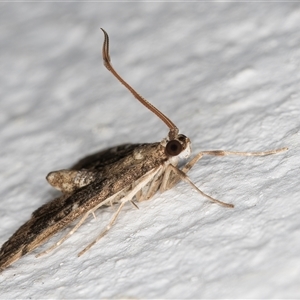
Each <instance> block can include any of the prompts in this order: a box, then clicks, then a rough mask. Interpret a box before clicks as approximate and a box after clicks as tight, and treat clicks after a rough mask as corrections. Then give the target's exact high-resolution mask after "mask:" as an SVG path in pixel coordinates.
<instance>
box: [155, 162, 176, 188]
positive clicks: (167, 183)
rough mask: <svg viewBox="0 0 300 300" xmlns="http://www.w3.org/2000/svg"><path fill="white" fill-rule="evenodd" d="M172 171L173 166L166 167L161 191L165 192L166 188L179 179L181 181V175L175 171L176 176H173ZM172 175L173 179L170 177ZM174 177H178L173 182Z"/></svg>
mask: <svg viewBox="0 0 300 300" xmlns="http://www.w3.org/2000/svg"><path fill="white" fill-rule="evenodd" d="M175 168H176V167H175ZM176 169H177V168H176ZM171 171H172V168H170V167H169V166H167V168H166V170H165V172H164V175H163V178H162V182H161V185H160V189H159V191H160V192H161V193H163V192H165V191H166V190H169V189H170V188H171V187H173V186H174V185H175V184H176V183H177V182H178V181H180V176H178V175H177V173H174V172H173V174H174V176H175V177H174V176H173V177H172V175H173V174H171ZM170 177H171V179H170ZM174 179H176V182H175V183H174V184H173V181H174Z"/></svg>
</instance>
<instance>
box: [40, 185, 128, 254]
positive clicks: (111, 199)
mask: <svg viewBox="0 0 300 300" xmlns="http://www.w3.org/2000/svg"><path fill="white" fill-rule="evenodd" d="M122 191H123V190H121V191H120V192H118V193H117V194H115V195H113V196H111V197H109V198H108V199H107V202H111V201H114V200H115V199H117V198H118V197H119V195H120V194H121V193H122ZM103 205H104V203H103V202H100V203H99V204H98V205H97V206H95V207H93V208H92V209H90V210H89V211H87V212H86V213H85V214H84V215H83V217H82V218H81V219H80V221H79V222H78V223H77V224H76V225H75V226H74V228H72V229H71V230H70V231H69V232H68V233H67V234H66V235H65V236H63V237H62V238H61V239H60V240H59V241H58V242H56V243H55V244H54V245H52V246H51V247H50V248H48V249H46V250H45V251H43V252H41V253H39V254H37V255H36V257H40V256H42V255H44V254H47V253H49V252H51V251H52V250H54V249H55V248H57V247H58V246H60V245H61V244H62V243H63V242H64V241H65V240H66V239H68V238H69V237H70V236H71V235H72V234H73V233H74V232H75V231H76V230H77V229H78V228H79V227H80V226H81V225H82V224H83V222H84V221H85V220H86V218H87V217H88V216H89V215H90V214H92V215H93V216H94V218H95V219H96V216H95V211H96V210H97V209H98V208H99V207H101V206H103Z"/></svg>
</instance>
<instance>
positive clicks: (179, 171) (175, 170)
mask: <svg viewBox="0 0 300 300" xmlns="http://www.w3.org/2000/svg"><path fill="white" fill-rule="evenodd" d="M167 169H170V170H171V171H172V172H174V173H175V174H176V175H178V177H180V179H182V180H184V181H185V182H187V183H189V184H190V185H191V186H192V187H193V188H194V189H195V190H196V191H198V192H199V193H200V194H201V195H202V196H204V197H206V198H207V199H209V200H210V201H212V202H215V203H217V204H219V205H221V206H225V207H230V208H233V207H234V205H233V204H231V203H225V202H222V201H220V200H217V199H215V198H213V197H211V196H209V195H207V194H205V193H204V192H202V191H201V190H200V189H198V188H197V186H196V185H195V184H194V183H193V182H192V181H191V180H190V179H189V177H188V176H187V175H186V174H185V173H184V172H183V171H182V170H180V169H177V168H176V167H174V166H173V165H171V164H170V165H168V167H167Z"/></svg>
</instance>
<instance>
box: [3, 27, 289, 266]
mask: <svg viewBox="0 0 300 300" xmlns="http://www.w3.org/2000/svg"><path fill="white" fill-rule="evenodd" d="M101 29H102V28H101ZM102 31H103V33H104V42H103V48H102V56H103V62H104V65H105V67H106V68H107V69H108V70H109V71H110V72H111V73H112V74H113V75H114V76H115V77H116V78H117V79H118V80H119V81H120V82H121V84H123V85H124V86H125V87H126V88H127V89H128V90H129V91H130V92H131V93H132V94H133V96H134V97H135V98H136V99H137V100H138V101H140V102H141V103H142V104H143V105H144V106H146V107H147V108H148V109H149V110H150V111H151V112H152V113H154V114H155V115H156V116H157V117H158V118H159V119H161V120H162V121H163V122H164V123H165V125H166V126H167V127H168V128H169V133H168V135H167V137H166V138H164V139H163V140H162V141H161V142H157V143H148V144H124V145H120V146H117V147H113V148H109V149H107V150H104V151H100V152H98V153H95V154H93V155H90V156H87V157H86V158H83V159H82V160H80V161H79V162H78V163H76V164H75V165H74V166H73V167H72V168H70V169H65V170H59V171H54V172H51V173H49V174H48V175H47V177H46V179H47V181H48V182H49V183H50V184H51V185H52V186H53V187H54V188H56V189H58V190H60V191H61V192H62V195H61V196H60V197H58V198H56V199H54V200H52V201H50V202H48V203H46V204H44V205H42V206H41V207H40V208H38V209H37V210H36V211H34V212H33V213H32V216H31V218H30V219H29V220H28V221H27V222H26V223H25V224H23V225H22V226H21V227H20V228H19V229H18V230H17V231H16V232H15V233H14V234H13V235H12V236H11V237H10V238H9V240H8V241H7V242H5V243H4V244H3V246H2V248H1V250H0V271H3V270H4V269H5V268H7V267H8V266H9V265H11V264H12V263H13V262H15V261H17V260H18V259H19V258H21V257H22V256H23V255H25V254H27V253H29V252H31V251H33V250H34V249H35V248H37V247H38V246H40V245H41V244H43V243H45V242H46V241H47V240H48V239H49V238H50V237H52V236H53V235H54V234H56V233H57V232H59V231H60V230H62V229H64V228H65V227H67V226H68V225H70V224H71V223H73V221H75V220H77V224H76V225H75V226H74V227H73V228H72V229H71V230H70V231H69V232H68V233H67V234H66V235H65V236H64V237H63V238H61V239H60V240H59V241H57V242H56V243H55V244H54V245H53V246H52V247H50V248H49V249H47V250H46V251H44V252H42V253H40V254H38V255H37V256H40V255H42V254H45V253H48V252H50V251H52V250H53V249H55V248H56V247H58V246H59V245H61V244H62V243H63V242H64V241H65V240H66V239H67V238H69V237H70V236H71V235H72V234H73V233H74V232H75V231H76V230H77V229H78V228H79V227H80V226H81V225H82V224H83V223H84V221H85V220H86V219H87V218H88V217H89V216H90V215H94V213H95V211H96V210H97V209H98V208H100V207H104V206H110V205H114V204H118V209H117V210H116V211H115V213H114V214H113V216H112V218H111V220H110V221H109V222H108V225H107V226H106V227H105V228H104V230H103V231H102V232H101V233H100V234H99V235H98V236H97V237H96V239H95V240H93V241H92V242H91V243H90V244H89V245H88V246H87V247H86V248H84V249H83V250H82V251H81V252H80V253H79V254H78V256H80V255H82V254H83V253H85V252H86V251H87V250H88V249H90V248H91V247H92V246H93V245H94V244H95V243H96V242H97V241H98V240H99V239H101V238H102V237H103V236H104V235H105V234H106V233H107V232H108V231H109V229H110V228H111V227H112V225H113V224H114V223H115V221H116V219H117V217H118V215H119V214H120V211H121V210H122V208H123V206H124V205H125V204H126V203H127V202H131V203H132V204H133V205H134V206H135V207H138V206H137V204H136V202H140V201H144V200H148V199H150V198H151V197H152V196H153V195H154V194H155V193H156V192H158V191H160V192H161V193H163V192H164V191H166V190H169V189H171V188H172V187H173V186H174V185H175V184H177V183H178V182H179V181H180V180H183V181H185V182H187V183H189V184H190V185H191V186H192V187H193V188H194V189H195V190H196V191H198V192H199V193H200V194H201V195H202V196H204V197H206V198H207V199H209V200H210V201H212V202H214V203H217V204H219V205H221V206H224V207H228V208H233V204H230V203H225V202H222V201H220V200H217V199H214V198H213V197H211V196H209V195H207V194H206V193H204V192H203V191H201V190H200V189H199V188H198V187H197V186H195V185H194V184H193V183H192V181H191V180H190V179H189V177H188V176H187V172H188V171H189V170H190V169H191V168H192V167H193V166H194V165H195V164H196V163H197V162H198V161H199V160H200V159H201V158H202V157H203V156H205V155H213V156H226V155H239V156H265V155H270V154H276V153H281V152H284V151H286V150H287V148H281V149H277V150H270V151H263V152H235V151H223V150H212V151H202V152H200V153H198V154H197V155H196V156H195V157H194V158H193V159H192V160H190V161H189V162H188V163H186V164H185V165H184V166H183V167H182V168H179V167H178V163H179V161H180V160H181V159H186V158H188V157H189V156H190V154H191V141H190V139H189V138H188V137H186V136H185V135H183V134H180V133H179V130H178V128H177V127H176V126H175V124H174V123H173V122H172V121H171V120H170V119H169V118H168V117H167V116H165V115H164V114H163V113H162V112H161V111H159V110H158V109H157V108H156V107H154V106H153V105H152V104H151V103H149V102H148V101H147V100H145V99H144V98H143V97H142V96H140V95H139V94H138V93H137V92H136V91H135V90H134V89H133V88H132V87H131V86H130V85H129V84H128V83H127V82H125V81H124V80H123V79H122V78H121V77H120V75H119V74H118V73H117V72H116V71H115V69H114V68H113V67H112V65H111V62H110V56H109V37H108V34H107V33H106V32H105V30H103V29H102Z"/></svg>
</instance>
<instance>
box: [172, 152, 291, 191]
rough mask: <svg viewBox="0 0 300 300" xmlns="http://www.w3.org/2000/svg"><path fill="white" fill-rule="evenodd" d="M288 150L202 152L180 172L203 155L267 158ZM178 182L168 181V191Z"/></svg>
mask: <svg viewBox="0 0 300 300" xmlns="http://www.w3.org/2000/svg"><path fill="white" fill-rule="evenodd" d="M287 150H288V148H287V147H285V148H280V149H275V150H269V151H260V152H238V151H226V150H212V151H202V152H200V153H198V154H197V155H196V156H195V157H194V158H193V159H192V160H191V161H189V162H188V163H187V164H186V165H185V166H184V167H183V168H182V169H181V171H182V172H184V173H187V172H188V171H189V170H190V169H191V168H192V167H193V166H194V165H195V164H196V163H197V162H198V161H199V160H200V159H201V158H202V157H203V156H204V155H212V156H229V155H235V156H267V155H272V154H277V153H282V152H285V151H287ZM178 181H180V178H179V177H178V176H175V177H173V178H172V179H171V180H170V184H169V189H170V188H172V187H173V186H174V185H176V184H177V183H178Z"/></svg>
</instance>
